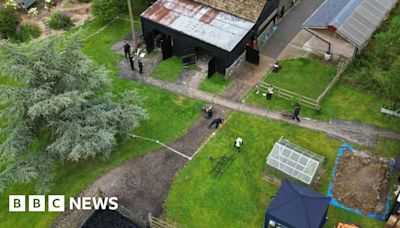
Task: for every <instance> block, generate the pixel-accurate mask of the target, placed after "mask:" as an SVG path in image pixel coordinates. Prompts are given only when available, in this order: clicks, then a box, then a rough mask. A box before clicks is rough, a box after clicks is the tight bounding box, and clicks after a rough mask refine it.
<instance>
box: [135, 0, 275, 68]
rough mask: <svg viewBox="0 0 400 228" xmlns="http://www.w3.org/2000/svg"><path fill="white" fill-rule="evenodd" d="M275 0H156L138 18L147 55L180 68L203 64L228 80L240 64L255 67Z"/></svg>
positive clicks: (271, 25) (268, 30)
mask: <svg viewBox="0 0 400 228" xmlns="http://www.w3.org/2000/svg"><path fill="white" fill-rule="evenodd" d="M277 12H278V0H194V1H192V0H158V1H157V2H155V3H154V4H153V5H152V6H150V7H149V8H148V9H147V10H146V11H145V12H143V13H142V14H141V21H142V29H143V35H144V39H145V43H146V46H147V49H148V51H149V52H150V51H152V50H153V49H154V48H155V47H160V48H161V50H162V53H163V59H167V58H169V57H171V56H173V55H175V56H178V57H180V58H181V59H182V63H183V64H190V63H195V62H196V61H198V59H204V60H205V61H207V62H208V73H209V75H212V74H214V73H215V72H218V73H221V74H223V75H226V76H230V75H231V74H232V73H233V72H234V71H235V70H236V68H237V67H238V66H239V65H240V63H241V62H243V61H244V60H247V61H250V62H252V63H255V64H258V62H259V53H258V46H259V45H260V43H261V42H262V40H265V37H266V36H269V35H270V33H271V31H272V30H273V28H274V25H275V21H276V16H277Z"/></svg>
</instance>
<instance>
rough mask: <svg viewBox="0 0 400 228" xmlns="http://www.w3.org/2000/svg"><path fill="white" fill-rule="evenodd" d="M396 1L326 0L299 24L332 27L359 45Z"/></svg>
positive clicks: (309, 26)
mask: <svg viewBox="0 0 400 228" xmlns="http://www.w3.org/2000/svg"><path fill="white" fill-rule="evenodd" d="M396 3H397V0H326V1H325V2H324V3H323V4H322V5H321V6H320V7H319V8H318V9H317V10H316V11H315V12H314V14H313V15H311V16H310V17H309V18H308V19H307V20H306V21H305V22H304V23H303V26H304V27H307V28H317V29H324V28H328V27H332V28H334V29H336V30H337V32H338V33H339V34H340V35H341V36H343V38H345V39H347V40H348V41H349V42H351V43H353V44H354V45H355V46H357V47H359V48H362V47H363V46H364V45H365V44H366V43H367V42H368V40H369V39H370V38H371V36H372V34H373V33H374V32H375V30H376V29H377V28H378V27H379V26H380V25H381V23H382V22H383V20H384V19H385V18H386V17H387V15H388V14H389V13H390V11H391V10H392V9H393V8H394V7H395V5H396Z"/></svg>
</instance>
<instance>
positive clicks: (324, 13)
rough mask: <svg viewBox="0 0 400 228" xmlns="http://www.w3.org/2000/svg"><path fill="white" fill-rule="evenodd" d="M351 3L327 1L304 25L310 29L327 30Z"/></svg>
mask: <svg viewBox="0 0 400 228" xmlns="http://www.w3.org/2000/svg"><path fill="white" fill-rule="evenodd" d="M347 3H349V0H333V1H325V2H324V3H322V4H321V6H320V7H319V8H318V9H317V10H316V11H315V12H314V13H313V14H312V15H311V16H310V17H309V18H308V19H307V20H306V21H305V22H304V23H303V26H304V27H308V28H325V27H326V26H327V25H328V24H329V23H330V22H331V21H333V20H334V19H335V17H336V16H337V15H338V14H339V13H340V11H342V9H343V8H344V7H345V6H346V5H347Z"/></svg>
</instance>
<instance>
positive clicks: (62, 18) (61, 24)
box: [49, 12, 73, 30]
mask: <svg viewBox="0 0 400 228" xmlns="http://www.w3.org/2000/svg"><path fill="white" fill-rule="evenodd" d="M72 25H73V24H72V20H71V17H69V16H68V15H66V14H65V13H62V12H55V13H53V14H52V15H51V16H50V20H49V27H50V28H52V29H57V30H60V29H69V28H70V27H71V26H72Z"/></svg>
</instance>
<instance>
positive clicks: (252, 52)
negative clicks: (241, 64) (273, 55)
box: [246, 46, 260, 65]
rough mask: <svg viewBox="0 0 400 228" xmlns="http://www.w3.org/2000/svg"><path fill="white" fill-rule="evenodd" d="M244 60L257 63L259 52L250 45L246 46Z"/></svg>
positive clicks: (258, 61)
mask: <svg viewBox="0 0 400 228" xmlns="http://www.w3.org/2000/svg"><path fill="white" fill-rule="evenodd" d="M246 61H248V62H250V63H254V64H256V65H258V64H259V63H260V52H259V51H258V50H256V49H254V48H252V47H249V46H246Z"/></svg>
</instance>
